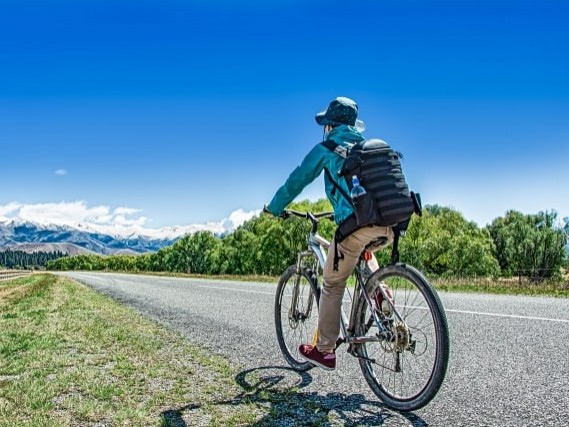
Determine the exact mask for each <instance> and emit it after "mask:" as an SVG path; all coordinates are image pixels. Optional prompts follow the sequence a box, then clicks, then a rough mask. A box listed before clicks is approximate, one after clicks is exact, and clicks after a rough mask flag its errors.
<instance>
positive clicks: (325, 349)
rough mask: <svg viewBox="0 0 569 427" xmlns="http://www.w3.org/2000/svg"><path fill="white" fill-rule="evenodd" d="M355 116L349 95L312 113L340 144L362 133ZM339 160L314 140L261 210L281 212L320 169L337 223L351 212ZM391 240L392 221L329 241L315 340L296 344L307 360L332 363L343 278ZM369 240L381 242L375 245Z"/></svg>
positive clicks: (372, 264)
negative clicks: (370, 252)
mask: <svg viewBox="0 0 569 427" xmlns="http://www.w3.org/2000/svg"><path fill="white" fill-rule="evenodd" d="M357 117H358V106H357V104H356V103H355V102H354V101H353V100H351V99H349V98H345V97H338V98H336V99H334V100H333V101H332V102H330V104H329V105H328V107H327V108H326V109H325V110H324V111H322V112H320V113H318V114H316V123H318V124H319V125H321V126H323V127H324V140H327V139H332V140H333V141H334V142H336V143H337V144H339V145H340V146H341V147H345V148H350V147H351V146H352V145H353V144H355V143H358V142H360V141H362V140H363V139H364V137H363V136H362V134H361V132H363V130H364V126H363V122H362V121H361V120H358V118H357ZM343 161H344V159H343V158H342V157H341V156H340V155H338V154H336V153H334V152H332V151H330V150H329V149H328V148H326V147H324V146H323V145H322V144H317V145H316V146H315V147H313V148H312V149H311V150H310V151H309V152H308V154H307V155H306V156H305V158H304V160H303V161H302V163H301V164H300V165H299V166H298V167H296V168H295V169H294V170H293V171H292V173H291V174H290V176H289V177H288V179H287V180H286V182H285V183H284V184H283V185H282V186H281V187H280V188H279V189H278V191H277V192H276V194H275V196H274V197H273V199H272V200H271V202H270V203H269V204H268V205H267V206H266V208H265V211H266V212H268V213H270V214H272V215H275V216H278V215H281V214H282V212H283V210H284V209H285V208H286V206H288V204H289V203H291V202H292V201H293V200H294V199H295V198H296V197H297V196H298V195H299V194H300V193H301V192H302V190H303V189H304V188H305V187H306V186H307V185H309V184H310V183H311V182H312V181H314V180H315V179H316V178H317V177H318V176H319V175H320V174H321V173H322V171H323V170H325V171H326V172H327V173H326V174H325V177H324V184H325V191H326V196H327V197H328V199H329V200H330V203H331V204H332V207H333V209H334V220H335V222H336V223H337V224H338V225H340V224H342V223H343V221H344V220H345V219H347V218H348V217H349V216H351V215H352V213H353V208H352V206H351V204H350V203H349V202H348V201H347V200H346V199H345V198H344V197H343V196H342V194H341V193H340V192H339V191H337V189H336V188H335V186H340V188H342V189H343V190H344V193H347V194H349V189H348V185H347V183H346V181H345V179H343V178H342V179H340V177H339V176H338V175H337V171H339V170H340V169H341V167H342V163H343ZM331 180H334V181H335V183H333V182H332V181H331ZM392 240H393V231H392V230H391V227H383V226H377V225H371V226H366V227H363V228H359V229H356V230H355V231H353V232H351V234H349V235H348V237H346V238H344V239H343V240H342V241H341V242H339V243H338V244H335V242H334V241H332V244H331V245H330V250H329V253H328V256H327V258H326V263H325V265H324V271H323V275H324V286H323V289H322V294H321V296H320V305H319V307H320V308H319V313H318V334H317V336H318V339H317V343H316V346H312V345H311V344H308V343H307V344H302V345H301V346H300V348H299V352H300V354H301V355H302V356H303V357H304V358H305V359H306V360H308V361H310V362H311V363H313V364H314V365H316V366H319V367H321V368H324V369H327V370H333V369H335V368H336V354H335V352H334V349H335V347H336V340H337V339H338V336H339V334H340V316H341V314H340V313H341V305H342V298H343V295H344V290H345V287H346V281H347V279H348V277H349V276H350V274H351V272H352V271H353V269H354V267H355V266H356V263H357V261H358V259H359V257H360V255H361V253H362V252H363V251H364V249H368V250H370V249H371V250H376V249H379V247H381V246H382V245H385V244H387V243H389V242H391V241H392ZM374 242H381V243H382V244H381V245H377V246H375V247H374ZM336 250H337V251H338V253H337V256H336ZM335 259H336V260H337V265H335V264H336V263H335V262H334V260H335ZM369 266H370V268H371V269H372V271H374V270H376V269H377V268H378V264H377V261H376V260H375V258H374V257H372V260H371V261H369Z"/></svg>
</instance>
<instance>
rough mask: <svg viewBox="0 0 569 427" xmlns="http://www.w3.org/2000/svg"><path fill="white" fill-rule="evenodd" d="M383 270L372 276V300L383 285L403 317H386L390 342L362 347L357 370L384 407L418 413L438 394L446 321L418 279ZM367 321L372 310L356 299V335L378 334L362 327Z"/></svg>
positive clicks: (445, 353)
mask: <svg viewBox="0 0 569 427" xmlns="http://www.w3.org/2000/svg"><path fill="white" fill-rule="evenodd" d="M382 270H383V271H382ZM382 270H380V271H378V272H376V273H374V275H373V276H371V277H370V280H369V281H368V283H367V285H366V286H367V290H368V292H369V293H370V295H375V292H377V291H378V288H379V286H380V284H381V286H387V288H388V289H389V290H390V291H391V296H390V299H391V300H392V302H393V305H394V306H395V308H396V310H397V313H399V315H400V316H401V318H398V317H397V316H396V315H394V314H391V315H390V317H388V320H389V322H388V326H387V329H388V330H389V332H390V333H391V335H392V338H391V339H390V340H389V341H387V340H385V341H379V342H367V343H365V344H362V345H361V348H360V353H361V354H362V356H364V358H360V365H361V367H362V371H363V373H364V376H365V378H366V380H367V382H368V384H369V385H370V387H371V388H372V390H373V391H374V392H375V393H376V394H377V395H378V396H379V397H380V398H381V399H383V400H384V402H386V403H388V404H389V405H390V406H391V407H394V408H396V409H404V410H412V409H417V408H419V407H421V406H424V405H425V404H426V403H428V401H429V400H430V399H432V397H433V396H434V395H435V394H436V392H437V390H438V388H439V387H440V385H441V383H442V381H443V378H444V374H445V372H446V367H447V363H448V345H449V343H448V327H447V325H446V318H445V317H444V312H442V308H441V305H440V301H438V297H436V294H435V293H434V291H433V290H432V288H431V287H430V285H429V284H428V282H426V280H425V279H423V278H422V276H419V275H418V273H414V272H411V271H410V270H409V269H408V268H406V267H402V266H388V267H384V268H383V269H382ZM370 316H371V309H370V308H369V307H368V306H367V303H366V302H365V300H364V299H362V300H360V302H359V305H358V315H357V318H358V324H357V325H356V334H357V335H367V336H372V335H377V334H378V330H377V328H373V327H371V328H370V327H366V326H365V325H366V322H368V321H369V317H370ZM366 358H368V359H366ZM370 359H374V360H375V363H374V362H373V361H372V360H370ZM396 371H397V372H396Z"/></svg>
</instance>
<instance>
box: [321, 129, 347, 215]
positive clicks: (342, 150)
mask: <svg viewBox="0 0 569 427" xmlns="http://www.w3.org/2000/svg"><path fill="white" fill-rule="evenodd" d="M321 144H322V146H323V147H326V148H327V149H328V150H330V151H331V152H333V153H336V154H337V155H339V156H340V157H342V158H343V159H345V158H346V157H348V153H349V150H348V149H347V148H346V147H343V146H341V145H340V144H338V143H336V142H334V141H333V140H331V139H327V140H326V141H322V142H321ZM324 173H325V174H326V176H327V177H328V179H329V180H330V182H331V183H332V185H333V186H334V188H335V189H336V190H338V191H339V192H340V194H341V195H342V196H343V197H344V199H346V201H347V202H348V203H349V204H350V206H352V207H353V206H354V204H353V202H352V198H351V197H350V195H349V194H348V193H346V191H345V190H344V189H343V188H342V187H340V185H339V184H338V183H337V182H336V180H335V179H334V178H333V176H332V173H331V172H330V171H329V170H328V169H327V168H324Z"/></svg>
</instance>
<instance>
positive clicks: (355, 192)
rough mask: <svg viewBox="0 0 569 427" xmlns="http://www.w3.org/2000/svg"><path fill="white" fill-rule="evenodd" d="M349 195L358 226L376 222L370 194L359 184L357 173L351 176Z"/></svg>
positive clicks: (375, 212)
mask: <svg viewBox="0 0 569 427" xmlns="http://www.w3.org/2000/svg"><path fill="white" fill-rule="evenodd" d="M350 196H351V197H352V204H353V205H354V213H355V214H356V223H357V225H358V227H364V226H366V225H370V224H375V223H376V222H377V211H376V209H375V208H374V204H373V201H372V195H371V193H368V192H367V191H366V190H365V188H364V187H363V186H362V185H361V184H360V180H359V178H358V177H357V175H354V176H352V192H351V194H350Z"/></svg>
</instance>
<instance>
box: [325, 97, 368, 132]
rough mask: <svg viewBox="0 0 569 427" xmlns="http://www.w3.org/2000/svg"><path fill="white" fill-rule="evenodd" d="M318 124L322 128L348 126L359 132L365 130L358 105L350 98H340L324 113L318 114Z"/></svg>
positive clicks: (331, 103)
mask: <svg viewBox="0 0 569 427" xmlns="http://www.w3.org/2000/svg"><path fill="white" fill-rule="evenodd" d="M315 118H316V123H318V124H319V125H321V126H326V125H332V126H339V125H348V126H354V127H355V128H356V129H358V130H359V131H363V130H364V129H365V124H364V122H363V121H361V120H358V104H356V102H355V101H353V100H351V99H350V98H346V97H343V96H339V97H338V98H336V99H334V100H333V101H332V102H330V105H328V108H326V109H325V110H324V111H321V112H319V113H318V114H316V117H315Z"/></svg>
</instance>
